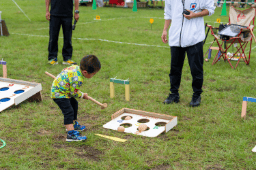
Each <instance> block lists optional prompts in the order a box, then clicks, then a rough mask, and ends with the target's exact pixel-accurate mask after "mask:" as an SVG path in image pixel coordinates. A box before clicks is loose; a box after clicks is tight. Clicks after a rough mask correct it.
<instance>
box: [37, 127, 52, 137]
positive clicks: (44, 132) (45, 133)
mask: <svg viewBox="0 0 256 170" xmlns="http://www.w3.org/2000/svg"><path fill="white" fill-rule="evenodd" d="M51 133H52V131H50V130H48V131H47V130H44V129H40V130H39V131H38V132H37V134H38V135H41V136H42V135H49V134H51Z"/></svg>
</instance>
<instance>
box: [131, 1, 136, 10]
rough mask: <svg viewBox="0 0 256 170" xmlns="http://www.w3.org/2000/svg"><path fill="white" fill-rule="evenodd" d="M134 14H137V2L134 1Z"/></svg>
mask: <svg viewBox="0 0 256 170" xmlns="http://www.w3.org/2000/svg"><path fill="white" fill-rule="evenodd" d="M132 11H133V12H137V1H136V0H133V7H132Z"/></svg>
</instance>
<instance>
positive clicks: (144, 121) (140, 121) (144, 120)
mask: <svg viewBox="0 0 256 170" xmlns="http://www.w3.org/2000/svg"><path fill="white" fill-rule="evenodd" d="M138 122H139V123H148V122H149V120H148V119H140V120H138Z"/></svg>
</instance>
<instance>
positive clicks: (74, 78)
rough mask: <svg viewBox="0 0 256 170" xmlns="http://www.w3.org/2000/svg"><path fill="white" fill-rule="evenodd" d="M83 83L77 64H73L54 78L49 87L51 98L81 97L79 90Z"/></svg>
mask: <svg viewBox="0 0 256 170" xmlns="http://www.w3.org/2000/svg"><path fill="white" fill-rule="evenodd" d="M82 84H83V75H82V73H81V71H80V68H79V66H77V65H73V66H70V67H67V68H65V69H63V70H62V72H61V73H60V74H59V75H58V76H57V77H56V78H55V79H54V81H53V83H52V88H51V98H54V99H55V98H71V97H75V98H78V97H82V96H83V93H82V92H81V91H80V90H79V89H80V87H81V85H82Z"/></svg>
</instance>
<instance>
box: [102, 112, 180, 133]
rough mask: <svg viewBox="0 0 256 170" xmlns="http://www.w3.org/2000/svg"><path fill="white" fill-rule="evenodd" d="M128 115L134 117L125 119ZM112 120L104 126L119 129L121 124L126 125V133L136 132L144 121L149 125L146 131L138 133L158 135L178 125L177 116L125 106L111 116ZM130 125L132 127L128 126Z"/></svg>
mask: <svg viewBox="0 0 256 170" xmlns="http://www.w3.org/2000/svg"><path fill="white" fill-rule="evenodd" d="M126 116H130V117H132V119H131V120H124V119H125V117H126ZM111 119H112V120H111V121H110V122H108V123H106V124H105V125H103V127H104V128H107V129H112V130H117V128H118V127H119V126H124V127H125V131H124V132H125V133H133V134H136V132H137V131H138V126H139V125H140V124H141V123H144V124H146V125H147V126H148V129H147V130H146V131H143V132H141V133H139V134H138V135H142V136H147V137H156V136H158V135H160V134H161V133H163V132H168V131H169V130H171V129H172V128H173V127H174V126H176V125H177V116H169V115H164V114H158V113H152V112H146V111H142V110H134V109H128V108H123V109H121V110H119V111H117V112H116V113H114V114H113V115H112V116H111ZM126 126H130V127H126Z"/></svg>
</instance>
